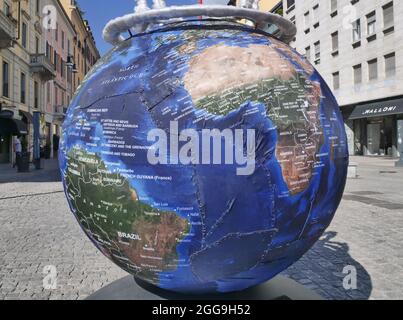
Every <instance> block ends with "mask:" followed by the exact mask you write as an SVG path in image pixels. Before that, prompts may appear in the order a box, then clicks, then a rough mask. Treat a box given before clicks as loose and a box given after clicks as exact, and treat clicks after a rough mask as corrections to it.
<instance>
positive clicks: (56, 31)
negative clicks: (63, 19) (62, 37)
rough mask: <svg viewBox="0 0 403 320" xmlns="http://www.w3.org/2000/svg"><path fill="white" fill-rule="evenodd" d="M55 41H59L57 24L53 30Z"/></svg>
mask: <svg viewBox="0 0 403 320" xmlns="http://www.w3.org/2000/svg"><path fill="white" fill-rule="evenodd" d="M55 41H56V42H57V41H59V24H57V23H56V29H55Z"/></svg>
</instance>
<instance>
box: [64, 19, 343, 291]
mask: <svg viewBox="0 0 403 320" xmlns="http://www.w3.org/2000/svg"><path fill="white" fill-rule="evenodd" d="M63 129H64V134H63V137H62V141H61V150H60V163H61V170H62V173H63V181H64V185H65V191H66V195H67V198H68V202H69V204H70V208H71V210H72V211H73V213H74V214H75V216H76V218H77V219H78V221H79V223H80V225H81V226H82V228H83V230H84V231H85V232H86V234H87V235H88V237H89V238H90V239H91V240H92V241H93V242H94V244H95V245H96V246H97V247H98V248H99V249H100V250H101V251H102V252H103V253H104V254H105V255H106V256H107V257H109V258H110V259H111V260H112V261H114V262H115V263H116V264H117V265H119V266H120V267H122V268H123V269H124V270H126V271H128V272H130V273H132V274H133V275H134V276H135V277H138V278H141V279H143V280H145V281H147V282H150V283H152V284H154V285H157V286H159V287H161V288H165V289H169V290H174V291H179V292H195V293H197V292H230V291H237V290H243V289H245V288H248V287H251V286H253V285H257V284H259V283H262V282H263V281H266V280H268V279H271V278H272V277H274V276H275V275H277V274H278V273H279V272H281V271H283V270H284V269H286V268H287V267H288V266H290V265H291V264H293V263H294V262H295V261H297V260H298V259H299V258H300V257H301V256H302V255H303V254H304V253H305V252H306V251H307V250H308V249H309V248H310V247H311V246H312V245H313V244H314V243H315V242H316V241H317V239H318V238H319V237H320V236H321V234H322V233H323V231H324V230H325V229H326V228H327V226H328V225H329V224H330V222H331V220H332V218H333V215H334V213H335V211H336V209H337V207H338V205H339V202H340V199H341V196H342V192H343V189H344V185H345V180H346V172H347V163H348V156H347V144H346V135H345V131H344V125H343V121H342V118H341V115H340V112H339V109H338V105H337V103H336V101H335V99H334V97H333V95H332V94H331V92H330V90H329V88H328V87H327V85H326V84H325V82H324V81H323V80H322V78H321V77H320V75H319V74H318V73H317V71H316V70H315V69H314V68H313V67H312V66H311V65H310V64H309V62H308V61H306V60H305V58H303V57H302V56H300V55H299V54H297V53H296V52H295V51H294V50H292V49H291V48H290V47H288V46H287V45H285V44H284V43H282V42H280V41H279V40H276V39H275V38H273V37H270V36H269V35H267V34H265V33H263V32H259V31H255V30H253V29H251V28H249V27H246V26H243V25H241V24H238V23H235V22H229V21H219V20H195V21H184V22H176V23H170V24H169V25H167V26H164V27H155V28H154V29H153V30H152V31H148V32H145V33H143V34H140V35H137V36H135V37H132V38H131V39H129V40H127V41H125V42H122V44H120V45H118V46H116V47H115V48H114V49H113V50H111V51H110V52H109V53H108V54H107V55H106V56H105V57H104V58H103V59H102V60H101V61H99V62H98V63H97V65H96V66H95V67H94V68H93V70H92V71H91V72H90V73H89V74H88V75H87V77H86V78H85V80H84V81H83V83H82V84H81V86H80V88H79V90H78V92H77V94H76V95H75V97H74V99H73V102H72V104H71V106H70V108H69V110H68V114H67V117H66V120H65V123H64V128H63Z"/></svg>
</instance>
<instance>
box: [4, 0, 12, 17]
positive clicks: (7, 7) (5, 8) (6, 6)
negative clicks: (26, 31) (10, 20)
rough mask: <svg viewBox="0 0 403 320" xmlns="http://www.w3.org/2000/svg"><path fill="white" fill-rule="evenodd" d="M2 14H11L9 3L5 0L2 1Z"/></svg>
mask: <svg viewBox="0 0 403 320" xmlns="http://www.w3.org/2000/svg"><path fill="white" fill-rule="evenodd" d="M4 14H5V15H6V17H10V16H11V9H10V5H9V4H8V3H7V2H6V1H4Z"/></svg>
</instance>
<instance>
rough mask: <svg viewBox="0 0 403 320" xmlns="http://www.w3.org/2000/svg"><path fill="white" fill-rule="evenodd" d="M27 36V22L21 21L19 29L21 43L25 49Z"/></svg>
mask: <svg viewBox="0 0 403 320" xmlns="http://www.w3.org/2000/svg"><path fill="white" fill-rule="evenodd" d="M27 37H28V29H27V24H26V23H25V22H23V23H22V30H21V44H22V46H23V47H24V48H25V49H26V48H27Z"/></svg>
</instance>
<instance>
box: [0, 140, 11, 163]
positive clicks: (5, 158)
mask: <svg viewBox="0 0 403 320" xmlns="http://www.w3.org/2000/svg"><path fill="white" fill-rule="evenodd" d="M10 141H11V139H10V135H4V136H3V135H0V163H9V162H10Z"/></svg>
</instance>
